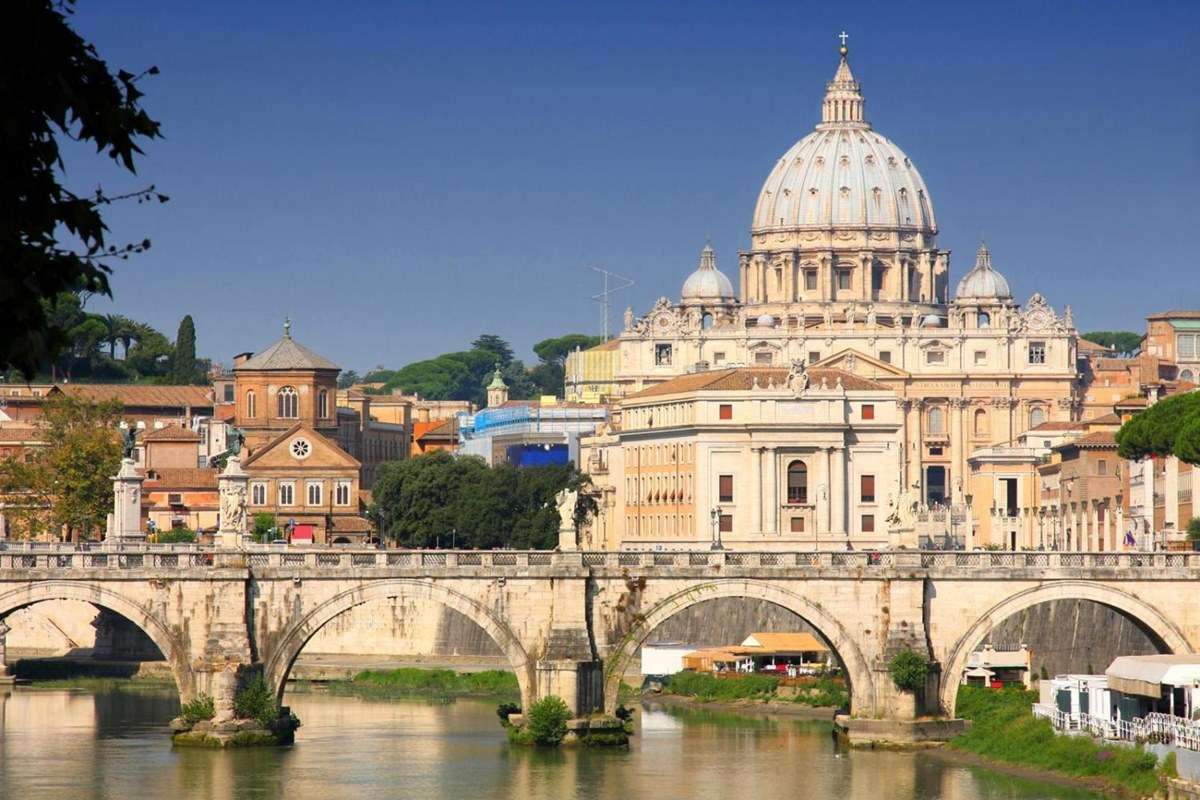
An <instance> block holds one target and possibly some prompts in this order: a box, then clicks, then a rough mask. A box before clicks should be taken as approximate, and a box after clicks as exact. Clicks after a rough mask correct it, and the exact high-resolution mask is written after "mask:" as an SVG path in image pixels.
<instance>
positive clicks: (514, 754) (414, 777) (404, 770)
mask: <svg viewBox="0 0 1200 800" xmlns="http://www.w3.org/2000/svg"><path fill="white" fill-rule="evenodd" d="M287 702H288V704H289V705H291V707H292V709H293V710H294V711H295V712H296V713H297V714H298V715H299V717H300V718H301V720H303V723H304V724H303V727H302V728H301V729H300V730H299V731H298V733H297V738H296V744H295V746H294V747H290V748H285V749H262V750H242V751H231V752H213V751H202V750H187V749H172V747H171V744H170V740H169V738H168V735H167V730H166V723H167V722H168V720H170V718H171V717H172V716H174V715H175V714H176V713H177V711H178V702H177V700H176V699H175V696H174V692H172V691H169V690H162V691H153V690H144V689H109V690H104V691H84V690H31V689H25V688H18V689H16V690H14V691H9V692H7V693H3V694H0V798H5V799H7V798H12V799H13V800H74V799H75V798H80V799H91V798H96V799H99V798H105V799H107V798H113V799H114V800H116V799H118V798H119V799H120V800H153V799H156V798H171V799H172V800H200V799H201V798H203V799H204V800H248V799H249V798H263V799H264V800H275V799H276V798H280V799H282V798H303V800H340V798H427V799H428V800H476V799H479V800H485V799H489V798H530V800H539V799H540V798H548V799H549V798H554V799H555V800H567V799H569V798H588V799H591V798H595V800H630V798H654V800H672V799H673V798H713V800H718V799H719V800H772V799H773V798H805V799H806V800H823V799H824V798H839V799H841V798H848V799H849V800H875V798H899V799H903V800H909V799H910V798H948V799H949V800H998V799H999V798H1006V799H1010V798H1011V799H1015V798H1087V797H1093V796H1094V795H1092V794H1090V793H1087V792H1082V791H1075V790H1072V789H1067V788H1063V787H1060V786H1054V785H1049V784H1043V783H1038V782H1033V781H1029V780H1025V779H1021V778H1016V777H1012V776H1010V775H1006V774H1002V773H997V772H993V771H991V770H987V769H981V768H977V767H967V766H962V765H958V764H953V763H948V762H947V761H945V760H943V759H940V758H938V757H936V756H933V755H930V754H927V753H897V752H862V751H855V752H847V751H843V750H841V749H839V748H837V747H836V746H835V743H834V741H833V740H832V738H831V737H830V735H829V724H828V723H824V722H799V721H791V720H759V719H746V718H742V717H736V716H733V715H729V714H720V713H710V712H705V711H697V710H690V709H689V710H682V711H680V710H670V711H668V710H661V709H660V710H655V709H652V708H651V709H643V711H642V713H641V715H640V719H639V724H638V733H637V735H636V736H635V737H634V740H633V745H632V746H631V747H630V749H629V750H627V751H620V752H614V751H592V750H580V751H576V750H570V751H556V752H542V751H530V750H525V749H520V748H513V747H510V746H509V745H508V743H507V741H506V739H505V736H504V731H503V730H502V729H501V728H500V726H499V724H498V723H497V720H496V714H495V711H494V709H495V703H494V702H484V701H476V700H458V701H455V702H449V703H437V702H428V701H415V700H414V701H395V700H366V699H359V698H357V697H346V696H333V695H326V694H293V695H289V697H288V698H287Z"/></svg>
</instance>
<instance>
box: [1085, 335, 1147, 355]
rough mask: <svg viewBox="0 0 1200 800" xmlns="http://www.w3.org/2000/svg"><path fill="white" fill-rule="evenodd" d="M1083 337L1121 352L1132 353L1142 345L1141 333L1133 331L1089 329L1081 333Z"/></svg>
mask: <svg viewBox="0 0 1200 800" xmlns="http://www.w3.org/2000/svg"><path fill="white" fill-rule="evenodd" d="M1083 338H1084V339H1087V340H1088V341H1089V342H1095V343H1096V344H1098V345H1103V346H1104V347H1111V348H1112V349H1113V350H1116V351H1117V352H1118V353H1122V354H1128V353H1132V352H1134V351H1136V350H1137V349H1138V348H1139V347H1141V346H1142V335H1141V334H1140V333H1134V332H1133V331H1090V332H1088V333H1085V334H1083Z"/></svg>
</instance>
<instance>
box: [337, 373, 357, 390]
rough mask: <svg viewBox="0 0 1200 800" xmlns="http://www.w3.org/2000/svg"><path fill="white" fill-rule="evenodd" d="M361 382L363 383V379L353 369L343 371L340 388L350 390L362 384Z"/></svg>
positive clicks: (339, 377) (339, 381)
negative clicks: (357, 384) (355, 385)
mask: <svg viewBox="0 0 1200 800" xmlns="http://www.w3.org/2000/svg"><path fill="white" fill-rule="evenodd" d="M361 381H362V378H360V377H359V375H358V373H357V372H355V371H354V370H352V369H346V370H342V372H341V374H340V375H338V388H339V389H349V388H350V387H351V386H353V385H354V384H356V383H360V382H361Z"/></svg>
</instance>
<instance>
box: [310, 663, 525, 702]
mask: <svg viewBox="0 0 1200 800" xmlns="http://www.w3.org/2000/svg"><path fill="white" fill-rule="evenodd" d="M331 688H334V689H335V690H346V691H350V692H356V693H358V692H362V693H366V694H372V695H432V696H435V697H506V698H507V697H520V696H521V687H520V685H518V683H517V676H516V674H515V673H512V672H507V671H505V670H499V669H489V670H484V671H482V672H454V671H453V670H449V669H419V668H417V667H402V668H400V669H390V670H373V669H372V670H365V671H363V672H360V673H358V674H357V675H355V676H354V678H353V680H350V681H340V682H337V683H336V684H333V685H331Z"/></svg>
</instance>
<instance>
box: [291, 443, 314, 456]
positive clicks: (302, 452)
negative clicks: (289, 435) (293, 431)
mask: <svg viewBox="0 0 1200 800" xmlns="http://www.w3.org/2000/svg"><path fill="white" fill-rule="evenodd" d="M292 455H293V456H294V457H296V458H299V459H301V460H303V459H305V458H308V457H309V456H310V455H312V445H311V444H309V443H308V439H293V440H292Z"/></svg>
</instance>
